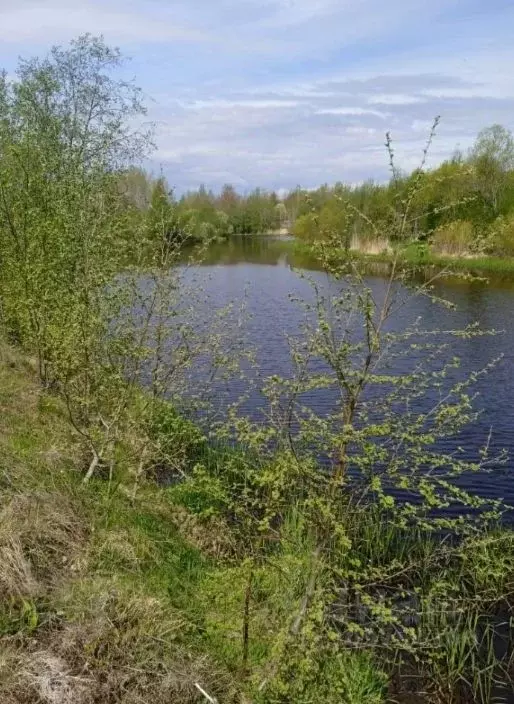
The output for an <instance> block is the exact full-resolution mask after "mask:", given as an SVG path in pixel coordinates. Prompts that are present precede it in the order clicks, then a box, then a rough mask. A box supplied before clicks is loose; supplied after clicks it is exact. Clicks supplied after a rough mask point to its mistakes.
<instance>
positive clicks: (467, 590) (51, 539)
mask: <svg viewBox="0 0 514 704" xmlns="http://www.w3.org/2000/svg"><path fill="white" fill-rule="evenodd" d="M0 408H1V416H0V456H1V467H2V472H1V482H0V495H1V502H0V503H1V506H2V508H1V516H0V518H1V520H0V558H1V560H2V571H1V573H0V596H1V600H0V648H1V652H2V657H1V658H0V699H1V701H2V702H9V704H11V703H12V704H31V703H33V702H35V701H38V702H43V703H44V704H54V703H56V702H57V703H58V704H76V703H78V704H89V703H90V702H91V703H92V704H97V703H98V704H100V702H101V703H102V704H103V703H104V702H120V703H122V704H133V703H134V702H143V701H144V702H150V701H151V702H153V703H154V704H179V703H180V704H184V703H186V704H187V703H190V704H200V702H206V701H211V702H212V701H217V702H219V703H220V704H228V703H229V702H233V703H234V704H236V703H237V704H243V703H244V704H248V703H249V702H252V703H256V702H259V703H260V704H279V703H281V704H282V703H283V704H289V703H290V704H293V702H294V703H295V704H297V703H298V702H305V704H306V703H307V702H310V701H315V700H318V701H321V700H322V701H327V702H334V704H336V702H337V704H385V703H386V702H388V701H393V699H395V698H397V697H400V698H402V697H403V698H402V699H401V700H402V701H410V699H408V698H407V699H405V697H407V696H410V694H409V693H414V692H419V691H420V689H421V690H423V691H425V694H424V695H423V697H421V698H416V702H423V703H425V702H426V703H433V702H437V703H438V704H440V703H441V704H443V703H444V704H447V703H448V702H450V701H452V702H453V701H455V699H454V696H457V695H458V696H460V695H459V692H460V693H467V695H469V696H471V697H472V698H471V699H465V700H464V701H474V702H490V701H492V699H491V696H492V695H493V694H494V692H496V693H498V691H500V692H503V691H506V690H504V689H501V690H498V689H497V685H496V684H495V681H496V679H497V678H499V679H501V680H502V682H503V683H504V684H506V683H507V681H508V680H509V678H510V669H509V668H510V664H509V663H510V662H511V660H510V659H509V658H510V655H511V653H510V650H509V649H508V648H507V646H506V645H505V647H503V646H502V647H503V655H502V658H501V659H496V657H495V656H494V653H493V652H492V650H491V647H492V646H493V645H494V647H496V646H497V645H498V642H499V641H498V639H499V638H500V639H501V633H503V631H502V630H501V628H503V627H500V626H499V632H498V634H497V633H496V631H495V624H502V623H504V622H505V619H507V620H508V618H509V614H510V610H511V604H512V603H514V537H513V535H512V533H511V532H510V531H507V530H502V531H493V532H491V533H487V534H477V535H476V536H472V535H471V536H470V537H469V538H468V539H467V540H466V541H465V542H464V543H463V544H462V546H461V548H460V549H459V550H458V551H457V552H455V550H450V549H449V548H450V546H448V549H447V547H446V546H445V545H444V543H443V544H441V541H440V540H439V539H437V540H434V539H433V538H432V537H430V534H423V533H422V532H419V531H412V530H410V529H409V530H406V531H403V530H401V529H399V528H398V526H396V527H395V526H394V525H393V524H391V523H388V521H387V511H386V510H385V511H384V510H381V509H380V510H378V507H377V510H365V509H364V508H363V507H361V508H360V509H359V511H358V512H357V513H354V512H353V511H350V510H349V511H348V512H347V519H346V522H345V525H344V532H345V536H346V537H345V541H346V544H347V551H348V554H347V555H346V556H343V555H341V559H343V557H344V561H345V563H346V560H349V562H348V566H350V573H349V574H352V573H355V580H356V584H362V585H364V584H367V586H366V587H365V588H364V591H360V592H357V593H354V592H352V589H351V588H350V586H349V585H348V584H347V586H345V587H344V588H343V587H341V586H339V587H338V589H337V590H336V591H335V592H334V596H333V606H332V607H331V609H330V611H331V613H326V614H325V616H324V618H327V619H329V620H330V621H333V625H332V626H331V627H330V628H329V630H328V631H327V640H326V641H324V642H320V643H319V644H318V646H317V648H318V649H319V651H320V652H321V653H323V658H322V661H317V659H316V655H315V652H311V653H310V654H309V653H304V652H303V650H302V648H303V647H304V646H305V645H306V643H309V642H310V636H309V633H310V631H309V629H310V626H309V620H307V621H306V622H305V629H306V630H305V633H303V629H302V634H300V633H297V634H296V633H295V634H294V638H293V635H292V634H291V633H289V635H288V632H289V630H290V628H291V626H290V625H288V624H290V623H291V618H292V617H294V619H295V621H296V619H297V618H298V614H301V613H302V608H303V606H302V600H303V598H304V595H305V593H306V592H305V590H306V588H307V589H308V585H309V579H310V577H309V574H310V571H311V569H312V565H311V563H310V560H311V555H312V547H311V546H310V544H309V543H308V542H307V543H306V542H305V537H303V538H302V537H301V536H302V532H301V524H296V523H295V521H299V517H296V519H295V517H294V515H291V516H289V518H288V521H287V525H286V527H287V530H286V536H285V537H287V536H288V538H287V540H286V539H284V538H283V539H282V540H281V542H280V543H279V544H277V545H276V547H275V548H274V549H273V552H272V554H271V555H270V556H269V559H264V555H263V556H262V558H261V559H258V558H257V556H256V555H254V557H253V558H251V559H250V557H249V554H248V552H247V551H248V548H247V547H246V549H245V545H246V546H247V545H248V540H249V539H250V538H251V536H250V535H247V533H246V531H247V530H250V529H251V526H252V525H253V519H252V520H249V521H248V523H246V519H244V516H245V515H246V514H244V513H242V512H241V511H240V509H241V506H242V504H243V503H244V501H245V500H247V501H248V497H249V495H251V492H252V491H255V490H256V488H257V487H259V486H260V483H261V479H260V477H262V473H263V472H264V473H265V472H266V471H268V472H272V473H274V474H275V475H276V477H277V482H280V481H281V479H280V477H281V473H280V472H281V462H282V461H283V460H282V459H281V458H277V459H276V460H273V461H272V462H271V463H270V461H269V460H268V461H263V460H261V461H259V459H258V458H256V457H253V456H250V455H247V454H244V453H243V454H242V451H239V450H237V451H235V450H230V451H228V450H226V449H223V448H221V449H220V448H217V449H216V448H212V447H210V446H209V445H208V444H206V441H205V439H203V437H202V436H201V434H200V433H199V432H198V431H197V430H196V429H195V428H194V427H193V426H191V425H189V424H188V423H187V422H185V421H180V422H177V417H176V415H175V414H174V413H172V412H171V411H170V413H172V416H173V419H174V420H173V423H171V424H170V423H166V422H164V423H161V424H160V428H161V429H163V428H164V430H165V436H164V437H165V439H166V442H168V443H175V444H177V443H179V442H180V446H181V448H185V453H184V456H183V461H184V463H185V464H184V467H185V466H189V467H190V478H189V479H188V480H187V481H181V482H178V483H176V482H171V485H169V486H163V485H162V482H161V483H160V484H159V483H157V482H156V481H155V475H154V474H151V475H149V476H148V477H147V480H146V481H142V482H141V481H140V483H139V485H138V491H137V492H134V491H133V485H132V478H131V476H130V475H126V474H124V472H123V458H122V457H120V459H119V464H120V468H119V471H117V473H116V476H115V478H113V477H112V476H109V473H108V472H105V471H99V472H98V474H97V476H96V478H93V480H92V481H91V482H90V483H89V484H86V485H85V484H84V483H83V477H84V472H85V468H86V466H87V465H85V464H84V463H85V457H84V453H83V448H82V446H81V442H80V439H77V437H76V436H75V435H74V434H73V433H72V431H71V429H70V426H69V424H68V423H67V421H66V414H65V409H64V408H63V407H62V406H61V405H60V403H59V401H58V400H56V398H55V397H53V396H52V395H51V394H49V393H47V392H45V391H43V390H42V389H41V388H40V387H39V386H38V383H37V380H36V375H35V370H34V367H33V363H32V361H31V360H30V359H28V358H26V357H24V356H23V355H22V354H21V353H19V352H18V351H17V350H14V349H12V348H10V347H8V346H7V345H5V344H2V345H1V348H0ZM168 417H169V416H168ZM162 469H163V467H162V466H161V467H160V470H162ZM282 471H283V468H282ZM168 484H169V482H168ZM269 500H271V497H270V499H269ZM236 507H239V508H236ZM234 511H236V513H235V514H234ZM235 516H239V518H237V519H236V520H235V522H234V518H235ZM262 520H263V518H259V522H261V521H262ZM341 529H342V530H343V526H341ZM263 537H264V534H263ZM257 544H258V543H256V545H257ZM342 564H343V563H342ZM359 574H360V577H359ZM365 574H367V575H368V576H367V577H365V576H364V575H365ZM249 575H251V577H250V581H249ZM373 575H375V577H373ZM370 579H371V582H370V581H369V580H370ZM362 580H364V581H362ZM374 582H375V583H374ZM248 584H251V591H250V592H249V591H248ZM319 587H320V588H323V589H325V588H328V587H329V585H328V583H327V584H324V583H323V581H321V582H320V585H319ZM332 589H333V587H330V590H332ZM359 589H362V587H359ZM388 593H391V594H393V595H394V597H393V598H392V601H389V600H388V598H387V594H388ZM336 594H337V598H336ZM302 595H303V596H302ZM250 597H251V599H250ZM372 597H373V598H372ZM312 598H314V595H312ZM431 604H432V607H431V606H430V605H431ZM434 607H435V610H433V608H434ZM377 609H378V611H377ZM477 609H479V610H478V611H477ZM295 614H296V616H295ZM314 615H315V614H314ZM375 618H378V621H377V624H378V630H377V631H376V632H375V627H374V626H373V625H372V624H373V620H374V619H375ZM348 619H349V620H348ZM345 623H346V624H347V626H344V625H343V624H345ZM337 624H340V625H337ZM350 624H353V626H352V629H351V630H349V631H347V632H346V635H345V636H344V637H345V639H346V645H345V647H343V649H342V650H341V649H340V648H336V649H335V650H334V657H335V659H334V660H333V661H331V659H330V652H331V648H333V647H334V641H332V642H331V640H330V638H329V637H328V636H329V634H332V635H331V638H332V639H334V638H336V634H338V635H337V637H343V634H344V633H345V629H346V628H348V627H349V626H350ZM334 629H335V630H334ZM503 630H505V629H503ZM500 631H501V632H500ZM400 636H401V639H403V640H398V637H400ZM284 638H285V639H286V642H288V639H289V638H292V639H293V642H291V643H290V645H289V648H292V646H293V644H294V643H296V646H297V650H288V652H289V656H288V658H287V660H286V662H284V664H283V665H281V667H280V670H278V669H277V671H276V672H274V671H273V670H272V672H273V677H274V678H275V680H276V682H275V683H274V685H273V686H272V683H268V685H267V687H266V689H265V691H262V690H263V689H264V688H263V687H262V683H263V682H267V679H268V678H269V677H270V676H271V675H270V674H269V673H270V663H273V662H274V661H275V658H277V657H279V653H280V651H281V648H282V647H283V639H284ZM377 638H378V641H377V640H376V639H377ZM501 642H502V643H503V641H501ZM489 646H490V647H489ZM410 648H415V652H416V659H414V660H411V659H410V656H409V655H408V653H409V649H410ZM395 652H396V653H397V656H396V657H400V660H399V661H398V660H396V659H395V655H394V653H395ZM400 653H402V654H401V655H399V654H400ZM419 658H421V659H419ZM484 658H485V659H484ZM302 662H303V665H302ZM401 663H403V664H401ZM399 665H401V666H400V667H399ZM302 667H303V668H305V667H308V672H307V674H306V673H305V671H304V670H302ZM300 672H302V673H303V674H302V681H303V684H302V689H301V690H297V689H296V688H295V686H294V681H295V676H296V677H298V676H299V673H300ZM295 673H296V675H295ZM290 677H292V678H293V679H292V680H291V679H290ZM306 683H307V684H306ZM259 687H261V689H259ZM303 688H306V689H303ZM495 688H496V689H495ZM302 693H304V695H302ZM467 695H466V696H467ZM317 696H319V699H316V697H317ZM209 697H210V698H209Z"/></svg>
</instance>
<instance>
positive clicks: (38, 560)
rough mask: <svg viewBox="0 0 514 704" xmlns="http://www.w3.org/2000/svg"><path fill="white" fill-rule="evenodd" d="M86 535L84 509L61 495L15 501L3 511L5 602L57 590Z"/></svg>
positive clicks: (0, 592) (0, 549) (0, 590)
mask: <svg viewBox="0 0 514 704" xmlns="http://www.w3.org/2000/svg"><path fill="white" fill-rule="evenodd" d="M86 534H87V530H86V526H85V523H84V520H83V518H81V516H80V508H79V507H78V506H77V505H76V504H74V503H72V501H71V500H70V499H68V498H67V497H65V496H64V495H62V494H60V493H43V492H39V493H37V494H35V493H34V494H31V493H29V494H15V495H14V496H12V497H10V499H9V500H8V501H7V502H6V503H5V505H4V506H3V508H2V509H1V510H0V561H1V563H2V570H1V571H0V596H1V597H3V598H8V597H19V598H26V597H34V596H36V595H37V594H41V593H44V592H45V591H47V590H48V589H49V588H51V587H52V586H54V585H55V583H56V581H58V580H59V579H61V578H62V573H63V572H67V571H68V570H69V569H70V568H72V567H73V564H74V559H75V558H76V556H77V555H78V553H79V551H80V550H81V548H82V546H83V545H84V542H85V539H86Z"/></svg>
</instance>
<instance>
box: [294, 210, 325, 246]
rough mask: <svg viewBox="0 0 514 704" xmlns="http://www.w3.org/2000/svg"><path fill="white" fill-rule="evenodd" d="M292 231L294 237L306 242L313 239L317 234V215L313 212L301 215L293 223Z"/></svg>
mask: <svg viewBox="0 0 514 704" xmlns="http://www.w3.org/2000/svg"><path fill="white" fill-rule="evenodd" d="M292 233H293V235H294V236H295V237H298V238H299V239H301V240H305V241H306V242H312V241H314V240H315V239H316V238H317V236H318V235H319V226H318V217H317V215H315V214H314V213H309V214H308V215H302V216H301V217H299V218H298V220H297V221H296V222H295V224H294V225H293V230H292Z"/></svg>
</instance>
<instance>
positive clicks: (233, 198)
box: [122, 168, 289, 239]
mask: <svg viewBox="0 0 514 704" xmlns="http://www.w3.org/2000/svg"><path fill="white" fill-rule="evenodd" d="M122 190H123V192H124V193H125V195H126V196H127V197H128V198H129V200H130V202H131V203H132V204H133V205H136V206H137V207H138V208H141V209H143V210H148V212H149V213H152V212H153V213H154V214H155V215H156V219H157V220H159V221H160V222H163V221H167V222H168V230H169V232H168V234H169V235H170V236H172V237H173V236H181V235H187V236H188V237H190V238H191V237H192V238H195V239H206V238H212V237H221V238H223V237H228V236H230V235H232V234H242V235H252V234H262V233H268V232H275V231H277V230H281V229H282V228H284V227H286V228H288V227H289V215H288V212H287V210H286V206H285V204H284V203H283V202H282V201H281V200H280V199H279V197H278V196H277V194H276V193H274V192H270V191H265V190H261V189H258V188H257V189H255V190H254V191H252V192H251V193H249V194H247V195H240V194H239V193H237V192H236V190H235V188H234V187H233V186H231V185H229V184H227V185H225V186H224V187H223V189H222V191H221V193H219V194H215V193H214V192H213V191H211V190H207V189H206V188H205V186H200V188H199V189H198V190H197V191H190V192H188V193H185V194H184V195H183V196H182V197H181V198H180V199H176V198H175V195H174V193H173V191H172V190H171V189H170V187H169V185H168V183H167V181H166V179H165V178H164V177H163V176H160V177H158V178H154V177H152V176H151V175H149V174H148V173H146V172H145V171H144V170H142V169H140V168H131V169H130V170H129V171H127V172H126V173H125V174H124V176H123V177H122ZM164 211H167V216H164Z"/></svg>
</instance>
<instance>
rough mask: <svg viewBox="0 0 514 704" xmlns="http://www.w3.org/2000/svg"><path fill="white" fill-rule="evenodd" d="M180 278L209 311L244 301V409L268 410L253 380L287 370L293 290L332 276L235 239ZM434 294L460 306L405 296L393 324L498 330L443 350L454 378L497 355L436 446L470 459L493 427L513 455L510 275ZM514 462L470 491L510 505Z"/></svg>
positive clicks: (374, 281)
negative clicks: (250, 362)
mask: <svg viewBox="0 0 514 704" xmlns="http://www.w3.org/2000/svg"><path fill="white" fill-rule="evenodd" d="M186 276H187V278H189V279H194V280H195V282H199V283H200V284H201V286H202V289H203V291H204V294H203V300H204V304H203V305H205V306H206V309H207V313H209V310H210V309H211V308H212V311H214V310H215V309H218V308H220V307H222V306H224V305H226V304H227V303H230V302H235V303H236V304H239V303H240V302H242V301H245V308H246V314H245V318H244V325H243V327H242V329H237V330H234V335H238V336H243V344H244V346H245V347H247V348H252V349H253V350H254V351H255V356H256V361H257V369H258V376H257V386H256V389H254V390H253V391H252V392H251V394H250V395H249V398H248V400H247V401H246V403H245V406H244V412H246V413H248V414H249V415H251V416H252V417H253V418H254V419H255V418H258V417H259V412H260V411H261V410H262V408H263V407H264V401H263V398H262V395H261V394H260V393H259V382H260V381H262V380H263V379H265V378H266V377H268V376H270V375H272V374H279V375H283V376H288V375H290V374H291V358H290V348H289V343H288V337H289V336H297V335H299V334H300V331H301V326H302V324H303V322H304V321H305V312H304V311H303V309H302V308H301V307H300V306H299V305H298V304H297V303H295V302H294V301H293V300H291V296H293V297H299V298H308V296H309V295H310V292H311V287H310V284H309V282H308V281H307V280H306V278H305V277H307V278H309V279H311V280H313V281H315V282H316V283H317V284H319V285H320V286H324V287H328V288H329V289H330V287H331V286H332V285H333V282H331V281H330V279H328V278H327V276H326V274H324V273H323V272H321V271H319V268H317V267H316V263H315V262H314V261H313V260H311V259H309V257H306V256H305V255H302V256H299V255H296V256H295V255H294V252H293V248H292V247H291V242H288V241H287V240H286V239H284V240H282V239H278V238H273V237H233V238H231V239H230V240H229V241H228V242H222V243H216V244H213V245H212V246H211V247H210V248H209V250H208V252H207V253H206V256H205V257H204V259H203V261H202V263H201V264H199V265H195V266H193V267H191V268H189V269H188V271H187V274H186ZM385 282H386V279H385V277H384V275H382V276H381V275H379V274H375V275H373V274H369V275H367V276H366V283H367V285H369V287H370V288H371V289H372V290H373V292H374V294H375V295H376V296H378V297H380V295H381V293H383V292H384V289H385ZM434 293H435V294H436V295H438V296H440V297H441V298H444V299H446V300H448V301H450V302H452V303H453V304H455V307H456V309H455V310H448V309H446V308H445V307H443V306H441V305H437V304H434V303H433V302H432V301H431V300H430V299H429V298H427V297H424V296H415V297H410V300H409V302H408V303H407V304H406V306H405V308H404V309H402V311H401V313H400V314H399V315H398V317H397V319H396V320H394V321H393V322H392V326H393V327H394V328H395V329H397V330H401V329H402V327H403V326H405V325H406V324H408V322H411V321H413V320H414V319H416V318H421V319H422V321H423V326H424V327H425V328H426V329H457V328H464V327H465V326H467V325H470V324H472V323H475V322H476V323H478V324H479V326H480V327H481V328H482V329H484V330H494V331H496V332H495V334H494V335H484V336H478V337H472V338H470V339H456V340H454V341H453V342H452V346H451V350H450V352H449V353H451V355H456V356H458V357H459V358H460V360H461V366H460V369H459V370H458V371H455V375H456V376H455V379H460V378H465V377H466V376H468V375H469V374H471V373H472V372H474V371H477V370H479V369H482V368H483V367H484V366H486V365H487V364H488V363H489V362H491V360H493V359H496V358H499V357H502V359H501V361H499V362H498V364H497V365H496V366H495V368H494V369H492V371H490V372H489V373H488V374H487V375H486V376H483V377H480V378H479V379H478V380H477V382H476V384H475V385H474V387H473V389H474V392H475V393H476V399H475V407H476V409H477V410H478V411H479V412H480V415H479V417H478V419H477V420H476V421H475V422H474V423H473V424H472V425H469V426H467V427H466V428H465V429H464V430H463V431H462V432H461V433H460V434H459V437H458V438H448V439H446V440H444V441H443V445H442V447H441V449H443V450H444V451H451V450H452V449H453V447H457V446H462V447H463V448H464V449H465V454H466V457H469V458H470V459H472V458H473V459H474V458H475V457H476V456H477V453H478V451H479V450H480V448H481V447H483V445H484V443H485V442H486V441H487V438H488V436H489V433H490V432H492V435H491V447H492V448H493V449H494V450H499V449H500V448H505V449H506V450H507V451H508V453H509V454H510V456H511V457H514V404H513V399H514V324H513V323H514V320H513V312H514V280H513V279H511V280H508V279H507V280H500V279H492V280H489V281H488V282H484V281H481V282H478V281H465V280H462V279H451V280H450V279H443V280H438V281H437V282H436V283H435V290H434ZM414 354H415V353H414ZM415 361H416V360H415V359H414V360H413V359H410V361H406V362H405V365H406V368H405V371H407V369H412V364H413V362H415ZM401 371H402V370H401V369H400V372H401ZM243 387H244V382H241V381H240V380H238V381H233V383H232V386H229V388H228V397H229V400H230V399H234V398H236V396H238V394H240V393H241V391H242V390H243ZM334 402H335V399H334V394H333V393H332V392H330V391H325V392H319V391H318V392H316V393H315V394H313V395H312V397H311V398H310V399H309V403H310V405H311V406H312V407H313V408H314V410H316V411H317V412H318V413H321V414H322V413H323V411H324V410H330V408H331V407H332V406H333V404H334ZM428 402H429V401H427V403H428ZM513 466H514V465H513V461H512V460H511V459H509V460H508V461H507V463H506V464H505V465H504V466H501V467H500V466H498V468H497V469H496V470H495V472H494V473H493V474H483V475H482V474H473V475H470V476H469V477H467V478H466V482H467V484H466V488H468V489H470V490H473V491H476V492H477V493H479V494H481V495H482V496H485V497H493V498H503V499H505V500H506V501H507V502H508V503H514V483H513V482H512V480H511V468H512V467H513Z"/></svg>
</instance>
